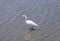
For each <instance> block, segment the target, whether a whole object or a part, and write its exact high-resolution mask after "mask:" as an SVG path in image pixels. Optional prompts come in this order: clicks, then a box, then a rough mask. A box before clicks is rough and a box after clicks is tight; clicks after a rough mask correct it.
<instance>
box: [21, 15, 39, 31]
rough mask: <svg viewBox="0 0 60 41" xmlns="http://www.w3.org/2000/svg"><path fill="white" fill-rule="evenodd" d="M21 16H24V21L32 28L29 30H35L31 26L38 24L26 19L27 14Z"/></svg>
mask: <svg viewBox="0 0 60 41" xmlns="http://www.w3.org/2000/svg"><path fill="white" fill-rule="evenodd" d="M22 16H24V17H25V22H26V24H29V25H31V27H32V28H30V30H35V29H34V28H33V26H38V24H36V23H35V22H33V21H31V20H29V19H27V16H26V15H22Z"/></svg>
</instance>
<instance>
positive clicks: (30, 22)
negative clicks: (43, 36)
mask: <svg viewBox="0 0 60 41" xmlns="http://www.w3.org/2000/svg"><path fill="white" fill-rule="evenodd" d="M26 23H27V24H29V25H33V26H38V25H37V24H36V23H35V22H33V21H31V20H27V21H26Z"/></svg>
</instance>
